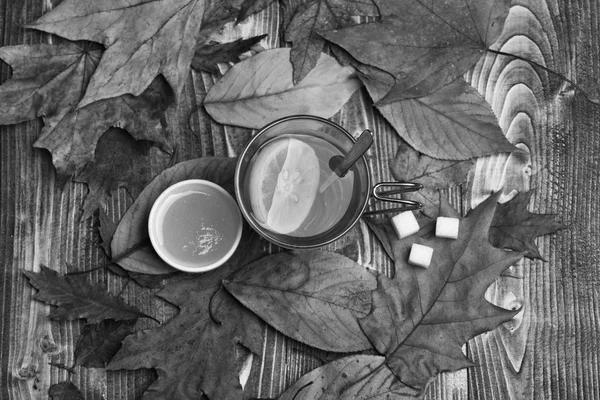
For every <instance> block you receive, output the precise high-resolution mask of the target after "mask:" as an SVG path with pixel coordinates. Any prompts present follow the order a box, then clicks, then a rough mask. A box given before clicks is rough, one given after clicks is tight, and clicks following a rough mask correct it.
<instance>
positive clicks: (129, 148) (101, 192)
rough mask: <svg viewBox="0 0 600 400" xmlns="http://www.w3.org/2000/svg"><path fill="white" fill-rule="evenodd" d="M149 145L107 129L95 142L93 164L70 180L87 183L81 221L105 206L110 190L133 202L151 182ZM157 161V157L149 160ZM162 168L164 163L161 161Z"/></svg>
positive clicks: (150, 144)
mask: <svg viewBox="0 0 600 400" xmlns="http://www.w3.org/2000/svg"><path fill="white" fill-rule="evenodd" d="M151 148H152V143H151V142H148V141H145V140H140V141H137V140H135V139H133V138H132V137H131V136H130V135H128V134H127V132H124V131H122V130H120V129H117V128H111V129H109V130H108V131H106V133H104V135H102V137H101V138H100V139H99V140H98V144H97V145H96V154H95V156H94V161H93V162H91V163H88V164H86V165H85V167H84V168H83V170H82V171H81V172H80V173H78V174H77V175H76V176H75V177H74V178H73V180H74V181H75V182H82V183H87V185H88V188H89V192H88V195H87V197H86V198H85V201H84V203H83V206H82V208H83V215H82V217H81V218H82V219H83V220H85V219H87V218H88V217H90V216H91V215H92V214H93V213H94V211H96V209H98V207H100V206H103V205H104V204H105V203H106V198H107V197H108V196H110V193H111V191H112V190H117V189H118V188H120V187H125V188H127V191H128V192H129V193H130V194H131V195H132V197H133V198H136V197H137V196H138V195H139V193H140V192H141V191H142V189H143V188H144V187H145V186H146V185H147V184H148V182H149V181H150V180H151V179H152V170H151V168H152V163H151V154H150V150H151ZM156 159H159V158H158V157H154V158H152V160H156ZM162 161H163V163H164V164H165V165H166V163H167V161H168V160H167V159H166V157H165V158H163V160H162Z"/></svg>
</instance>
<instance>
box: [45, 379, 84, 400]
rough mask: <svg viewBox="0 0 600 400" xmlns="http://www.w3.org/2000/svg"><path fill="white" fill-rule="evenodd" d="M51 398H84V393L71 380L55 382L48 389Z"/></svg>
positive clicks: (67, 399) (53, 399)
mask: <svg viewBox="0 0 600 400" xmlns="http://www.w3.org/2000/svg"><path fill="white" fill-rule="evenodd" d="M48 396H50V399H51V400H83V394H82V393H81V391H80V390H79V388H78V387H77V386H75V384H73V382H71V381H64V382H59V383H55V384H54V385H52V386H50V389H48Z"/></svg>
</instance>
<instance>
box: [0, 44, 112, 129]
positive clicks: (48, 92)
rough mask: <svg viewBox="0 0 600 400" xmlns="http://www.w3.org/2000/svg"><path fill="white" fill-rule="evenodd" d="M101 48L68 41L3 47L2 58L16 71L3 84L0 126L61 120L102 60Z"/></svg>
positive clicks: (0, 50) (71, 107)
mask: <svg viewBox="0 0 600 400" xmlns="http://www.w3.org/2000/svg"><path fill="white" fill-rule="evenodd" d="M99 47H100V46H98V45H95V44H94V43H69V42H65V43H61V44H58V45H52V44H37V45H21V46H7V47H2V48H0V59H2V60H3V61H5V62H6V63H7V64H9V65H10V66H11V67H12V71H13V74H12V77H11V78H10V79H9V80H8V81H6V82H4V83H3V84H2V86H0V125H9V124H16V123H19V122H24V121H29V120H32V119H35V118H37V117H43V118H44V119H45V120H46V119H50V120H60V118H61V117H62V116H63V115H65V114H67V113H68V112H69V111H71V110H72V109H74V107H75V106H76V105H77V103H78V102H79V100H80V99H81V97H82V96H83V93H84V91H85V88H86V86H87V84H88V82H89V80H90V76H91V75H92V74H93V72H94V70H95V69H96V65H98V62H99V61H100V57H101V56H102V49H101V48H99Z"/></svg>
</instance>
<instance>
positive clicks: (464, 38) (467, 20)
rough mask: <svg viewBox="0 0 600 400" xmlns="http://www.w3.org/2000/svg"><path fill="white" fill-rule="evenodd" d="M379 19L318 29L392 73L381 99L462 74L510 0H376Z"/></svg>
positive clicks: (492, 35)
mask: <svg viewBox="0 0 600 400" xmlns="http://www.w3.org/2000/svg"><path fill="white" fill-rule="evenodd" d="M375 1H376V3H377V6H378V7H379V11H380V12H381V15H382V19H381V21H377V22H374V23H369V24H362V25H356V26H351V27H348V28H342V29H337V30H330V31H326V32H322V33H321V34H322V36H323V37H324V38H326V39H327V40H329V41H331V42H333V43H335V44H337V45H339V46H341V47H342V48H344V49H346V50H347V51H348V52H349V53H350V54H352V56H353V57H354V58H356V59H357V60H358V61H360V62H361V63H363V64H368V65H372V66H374V67H377V68H380V69H382V70H384V71H387V72H389V73H391V74H392V75H394V76H395V78H396V84H395V86H394V87H393V88H392V89H391V90H390V92H389V93H388V94H387V95H386V96H385V97H384V98H383V99H382V100H381V102H383V103H390V102H394V101H399V100H403V99H407V98H415V97H421V96H424V95H427V94H431V93H433V92H435V91H437V90H438V89H440V88H442V87H443V86H445V85H447V84H449V83H450V82H452V81H454V80H455V79H456V78H458V77H460V76H462V75H463V74H464V73H465V72H466V71H467V70H469V69H470V68H471V67H472V66H473V65H474V64H475V63H476V62H477V60H479V58H480V57H481V55H482V54H483V53H484V52H485V51H486V49H488V48H489V47H490V46H491V45H492V44H493V43H494V42H495V41H496V39H497V38H498V37H499V36H500V34H501V32H502V29H503V27H504V20H505V19H506V17H507V16H508V11H509V8H510V5H511V2H510V0H448V1H444V2H439V1H433V0H404V1H397V0H375Z"/></svg>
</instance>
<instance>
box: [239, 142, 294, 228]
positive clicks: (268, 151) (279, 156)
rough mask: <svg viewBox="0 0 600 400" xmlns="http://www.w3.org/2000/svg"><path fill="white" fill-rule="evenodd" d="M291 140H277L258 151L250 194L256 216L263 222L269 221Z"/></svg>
mask: <svg viewBox="0 0 600 400" xmlns="http://www.w3.org/2000/svg"><path fill="white" fill-rule="evenodd" d="M288 147H289V140H288V139H283V140H275V141H273V142H271V143H268V144H267V145H266V146H265V147H263V148H262V149H261V150H260V152H259V153H258V155H257V157H256V160H255V161H254V165H253V166H252V167H251V171H250V181H249V184H248V194H249V195H250V205H251V206H252V211H253V212H254V218H256V220H257V221H258V222H260V223H262V224H264V223H266V222H267V214H268V212H269V209H270V208H271V202H272V201H273V194H274V193H275V187H276V186H277V176H278V175H279V172H281V168H282V167H283V163H284V162H285V159H286V157H287V152H288Z"/></svg>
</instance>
